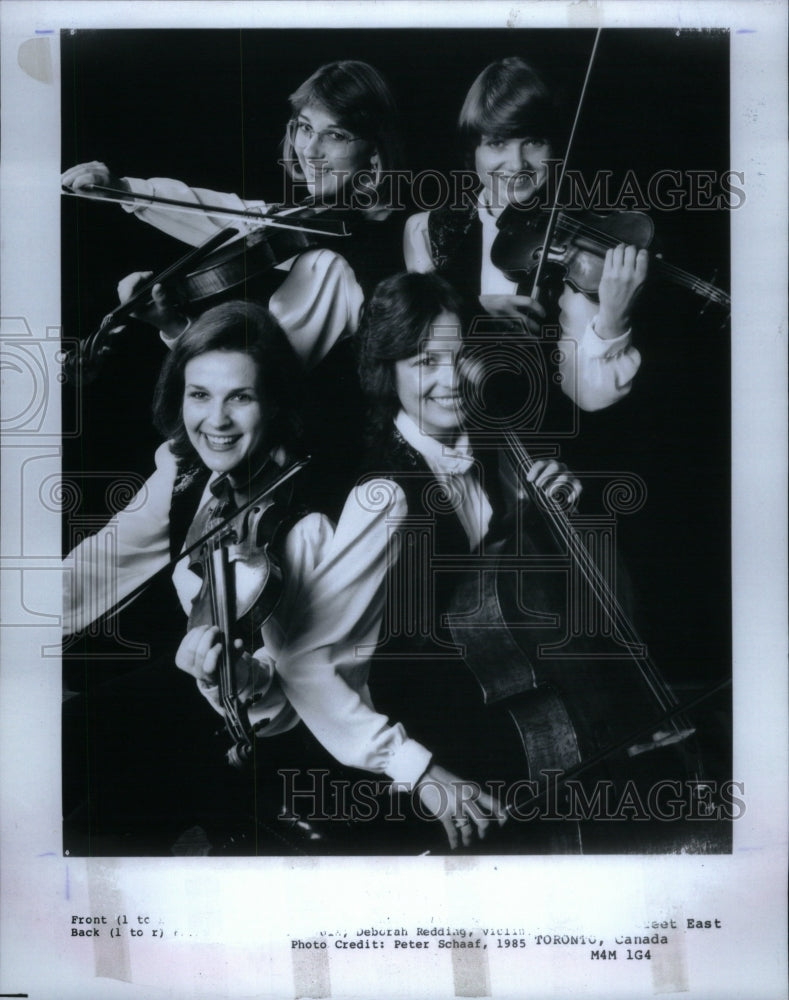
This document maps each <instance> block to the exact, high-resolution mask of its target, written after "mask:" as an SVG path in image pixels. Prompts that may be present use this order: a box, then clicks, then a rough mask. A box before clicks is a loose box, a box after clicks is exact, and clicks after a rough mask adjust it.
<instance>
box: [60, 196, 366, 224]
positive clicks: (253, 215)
mask: <svg viewBox="0 0 789 1000" xmlns="http://www.w3.org/2000/svg"><path fill="white" fill-rule="evenodd" d="M61 194H64V195H68V196H69V197H72V198H85V199H86V200H88V201H109V202H111V203H113V204H133V205H134V206H135V207H138V208H145V206H146V205H161V206H162V207H163V208H167V209H170V210H171V211H173V212H188V213H191V214H193V215H194V214H197V215H223V216H225V217H226V218H228V219H245V220H248V221H252V222H256V223H257V224H258V225H260V226H262V227H264V228H268V227H270V228H272V229H290V230H294V229H295V230H301V231H302V232H305V233H316V234H317V235H318V236H338V237H342V236H350V235H351V233H350V231H349V230H348V227H347V226H346V225H345V223H344V222H343V221H342V220H326V221H325V222H323V223H320V222H319V221H316V220H315V219H311V220H310V221H309V223H307V222H301V221H298V220H295V221H292V222H281V221H279V219H278V218H276V217H272V216H270V215H266V214H264V211H263V209H259V210H255V209H241V208H224V207H222V206H220V205H194V204H192V203H191V202H188V201H182V200H180V199H178V198H165V197H163V196H162V195H137V194H132V193H130V192H128V191H123V190H120V189H118V188H113V187H105V186H104V185H102V184H86V185H85V187H81V188H76V189H75V188H70V187H66V186H61ZM299 207H300V206H295V207H294V208H293V211H294V212H295V211H298V210H299ZM286 217H287V216H286Z"/></svg>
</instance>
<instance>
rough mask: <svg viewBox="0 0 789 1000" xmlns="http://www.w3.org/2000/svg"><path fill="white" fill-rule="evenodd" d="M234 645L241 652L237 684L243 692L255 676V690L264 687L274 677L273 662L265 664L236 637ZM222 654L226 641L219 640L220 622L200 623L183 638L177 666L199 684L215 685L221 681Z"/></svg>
mask: <svg viewBox="0 0 789 1000" xmlns="http://www.w3.org/2000/svg"><path fill="white" fill-rule="evenodd" d="M233 648H234V650H236V651H237V654H240V655H237V656H236V684H237V686H238V689H239V691H241V690H242V689H243V688H245V687H248V686H249V685H250V682H251V680H252V678H253V677H254V678H255V680H254V686H255V689H256V690H260V689H262V688H263V687H264V686H265V682H267V681H268V680H270V679H271V676H272V670H271V668H270V665H269V664H267V663H261V662H260V660H257V659H255V657H254V656H251V655H250V654H249V653H247V652H244V644H243V643H242V641H241V640H240V639H236V641H235V642H234V643H233ZM221 655H222V643H221V642H220V641H219V629H218V628H217V627H216V625H197V626H196V627H195V628H193V629H190V630H189V631H188V632H187V633H186V635H185V636H184V637H183V639H182V640H181V645H180V646H179V647H178V652H177V653H176V654H175V665H176V667H178V668H179V669H180V670H183V671H185V672H186V673H187V674H191V675H192V676H193V677H194V678H195V680H197V681H198V683H200V684H203V685H204V686H206V685H207V686H208V687H215V686H216V685H217V683H218V682H217V678H216V668H217V667H218V666H219V658H220V656H221ZM256 675H261V676H256ZM263 675H265V676H263Z"/></svg>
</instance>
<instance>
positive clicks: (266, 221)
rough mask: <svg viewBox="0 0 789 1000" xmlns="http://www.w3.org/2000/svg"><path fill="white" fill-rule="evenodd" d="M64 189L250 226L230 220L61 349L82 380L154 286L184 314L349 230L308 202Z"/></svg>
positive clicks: (72, 374)
mask: <svg viewBox="0 0 789 1000" xmlns="http://www.w3.org/2000/svg"><path fill="white" fill-rule="evenodd" d="M63 193H64V194H67V195H73V196H76V197H82V198H88V199H90V200H93V199H95V200H100V201H111V202H122V203H126V204H128V203H129V202H135V201H138V202H139V203H140V204H141V205H146V204H161V205H163V206H165V207H169V208H172V209H173V210H175V211H184V212H197V213H199V214H201V215H223V216H226V217H230V218H234V219H235V218H238V219H242V220H244V222H245V227H246V229H247V230H250V227H252V228H251V231H248V232H247V233H246V234H245V235H244V236H242V237H241V238H239V235H240V233H241V229H240V227H239V226H234V225H228V226H227V227H226V228H225V229H222V230H221V231H220V232H218V233H216V234H214V235H212V236H211V237H209V239H207V240H206V241H205V242H204V243H202V244H200V246H198V247H194V248H193V249H191V250H189V252H188V253H186V254H184V255H183V256H182V257H179V258H178V260H176V261H175V262H174V263H173V264H170V265H168V266H167V267H166V268H165V269H164V270H163V271H161V272H159V273H158V274H156V275H155V276H154V277H152V278H150V279H148V280H147V281H145V282H143V284H142V285H140V286H139V287H138V288H137V289H136V291H135V292H134V294H133V295H132V296H131V298H129V299H127V300H126V301H125V302H122V303H121V304H120V305H119V306H117V307H116V308H115V309H113V310H112V312H110V313H108V314H107V315H106V316H105V317H104V318H103V320H102V321H101V323H100V325H99V327H98V328H97V329H96V331H95V332H94V333H93V334H91V335H90V336H89V337H87V338H86V339H85V340H83V341H81V342H80V344H79V345H78V346H77V347H76V348H75V349H73V350H72V351H70V352H69V353H68V354H67V356H66V359H65V361H64V367H65V371H66V375H67V377H68V378H69V379H70V380H72V381H74V380H75V379H76V377H77V375H79V377H80V378H81V379H82V381H83V382H91V381H93V380H94V379H95V378H96V376H97V374H98V371H99V368H100V365H101V362H102V360H103V359H105V358H106V357H107V355H108V354H109V353H110V352H111V349H112V338H113V336H115V335H117V334H119V333H120V332H122V331H123V330H124V329H125V323H126V321H127V320H128V319H129V318H130V317H131V316H132V314H133V313H134V311H135V310H137V309H138V308H140V307H144V306H146V305H150V304H151V303H152V299H151V294H152V292H153V288H154V286H156V285H162V286H164V287H166V288H168V289H169V290H170V291H171V293H172V294H173V295H174V296H175V297H176V298H177V300H178V301H179V302H183V303H184V306H183V308H182V311H183V313H184V316H185V317H188V316H189V315H192V314H195V313H198V312H200V311H202V310H203V309H204V308H206V303H208V302H210V303H211V304H216V303H217V302H218V301H219V300H220V297H222V296H225V295H229V294H241V295H243V294H244V290H245V286H246V285H247V283H249V282H252V281H254V280H255V279H257V278H258V277H260V276H261V275H263V274H265V273H267V272H269V271H271V270H273V269H274V268H276V267H278V266H279V265H280V264H282V263H284V262H285V261H288V260H290V259H291V258H293V257H295V256H297V255H299V254H302V253H304V252H305V251H307V250H309V249H310V248H311V247H315V246H321V245H323V243H324V241H325V239H326V238H327V237H328V238H341V237H347V236H350V232H349V230H348V228H347V226H346V224H345V222H344V221H343V220H337V219H336V218H333V217H331V215H329V216H328V217H327V218H325V219H321V218H320V216H321V214H322V211H321V209H319V208H316V207H314V206H310V205H307V206H298V207H295V208H294V207H280V208H277V209H275V210H269V211H268V212H267V213H266V214H263V213H262V212H258V211H253V210H235V209H228V208H222V207H220V206H211V205H201V206H195V205H192V204H190V203H189V202H183V201H179V200H177V199H174V198H162V197H159V196H147V197H145V198H135V197H134V196H132V195H129V194H128V193H126V192H124V191H117V190H115V189H114V188H104V187H101V186H99V185H90V186H88V187H86V188H82V189H80V190H78V191H72V190H71V189H69V188H64V189H63ZM239 290H240V291H239Z"/></svg>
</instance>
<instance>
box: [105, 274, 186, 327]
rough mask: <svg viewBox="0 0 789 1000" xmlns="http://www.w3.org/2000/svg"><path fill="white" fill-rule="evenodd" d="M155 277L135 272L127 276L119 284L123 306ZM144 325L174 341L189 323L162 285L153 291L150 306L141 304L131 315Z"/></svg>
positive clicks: (156, 286) (119, 293)
mask: <svg viewBox="0 0 789 1000" xmlns="http://www.w3.org/2000/svg"><path fill="white" fill-rule="evenodd" d="M152 277H153V271H134V272H133V273H132V274H127V275H126V277H125V278H122V279H121V281H120V282H119V283H118V298H119V299H120V302H121V304H123V303H124V302H128V301H129V299H130V298H132V297H133V296H134V295H135V294H136V293H137V291H138V289H139V288H140V286H141V285H143V284H144V283H145V282H146V281H149V280H150V279H151V278H152ZM131 315H132V316H134V317H135V318H136V319H139V320H142V322H143V323H150V324H151V326H155V327H156V329H157V330H161V331H162V333H164V335H165V336H166V337H168V338H170V339H172V340H174V339H175V338H176V337H179V336H180V335H181V334H182V333H183V332H184V330H185V329H186V327H187V325H188V323H187V320H186V318H185V317H184V314H183V312H182V311H181V309H180V308H179V306H178V303H177V302H176V301H175V299H174V298H173V296H172V295H171V294H170V293H168V292H166V291H165V290H164V288H162V286H161V285H159V284H156V285H154V286H153V288H152V289H151V300H150V302H149V303H148V304H144V303H141V304H140V305H139V306H137V307H136V308H135V309H134V311H133V312H132V314H131Z"/></svg>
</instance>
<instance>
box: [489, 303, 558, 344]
mask: <svg viewBox="0 0 789 1000" xmlns="http://www.w3.org/2000/svg"><path fill="white" fill-rule="evenodd" d="M479 303H480V305H481V306H482V308H483V309H484V310H485V312H487V313H489V314H490V315H491V316H506V317H509V318H510V319H513V318H515V319H521V320H524V321H525V323H526V327H527V329H528V331H529V333H532V334H534V335H535V336H537V335H538V334H539V332H540V324H541V322H542V321H543V320H544V319H545V310H544V309H543V307H542V306H541V305H540V303H539V302H538V301H537V299H533V298H531V297H530V296H528V295H480V297H479Z"/></svg>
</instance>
